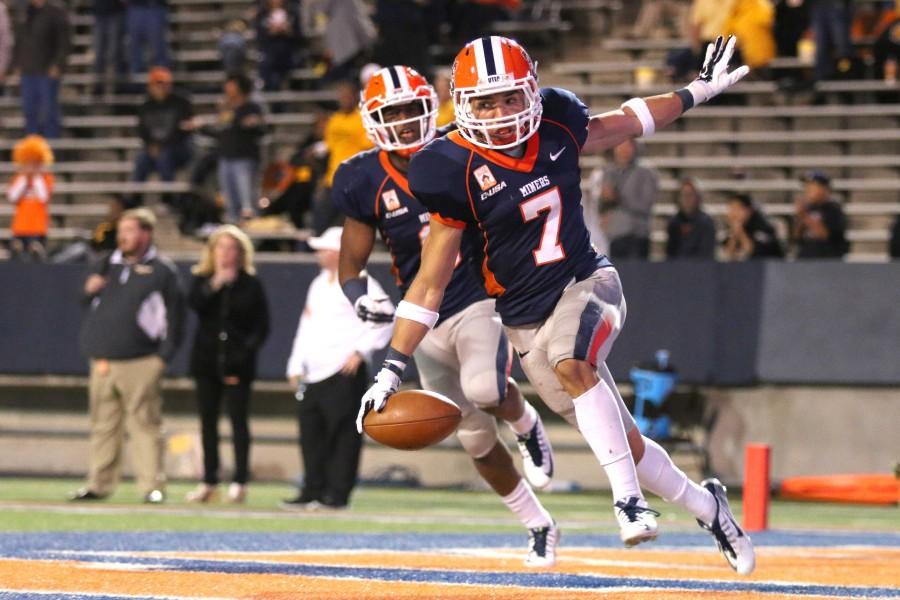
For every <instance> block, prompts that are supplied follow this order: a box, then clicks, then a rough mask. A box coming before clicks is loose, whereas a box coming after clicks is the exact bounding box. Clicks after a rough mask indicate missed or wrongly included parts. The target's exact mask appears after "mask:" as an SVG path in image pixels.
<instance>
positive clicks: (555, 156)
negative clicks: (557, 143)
mask: <svg viewBox="0 0 900 600" xmlns="http://www.w3.org/2000/svg"><path fill="white" fill-rule="evenodd" d="M565 151H566V147H565V146H563V147H562V149H560V151H559V152H557V153H556V154H554V153H552V152H551V153H550V160H551V161H553V162H556V159H557V158H559V155H560V154H562V153H563V152H565Z"/></svg>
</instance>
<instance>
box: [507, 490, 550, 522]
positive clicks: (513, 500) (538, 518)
mask: <svg viewBox="0 0 900 600" xmlns="http://www.w3.org/2000/svg"><path fill="white" fill-rule="evenodd" d="M503 504H505V505H506V506H508V507H509V510H511V511H512V512H513V514H514V515H516V516H517V517H519V520H520V521H521V522H522V524H523V525H525V527H527V528H528V529H534V528H536V527H547V526H549V525H551V524H552V523H553V517H551V516H550V513H548V512H547V509H546V508H544V507H543V505H541V501H540V500H538V498H537V496H535V494H534V490H532V489H531V486H530V485H528V484H527V483H526V482H525V480H524V479H520V480H519V484H518V485H517V486H516V487H515V489H514V490H513V491H512V492H510V493H509V494H508V495H506V496H503Z"/></svg>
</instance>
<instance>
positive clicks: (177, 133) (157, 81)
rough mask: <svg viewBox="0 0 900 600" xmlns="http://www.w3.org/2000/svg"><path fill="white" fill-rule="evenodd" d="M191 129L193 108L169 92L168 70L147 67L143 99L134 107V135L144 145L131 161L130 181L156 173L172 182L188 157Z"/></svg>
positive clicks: (170, 84)
mask: <svg viewBox="0 0 900 600" xmlns="http://www.w3.org/2000/svg"><path fill="white" fill-rule="evenodd" d="M194 129H196V124H195V123H194V108H193V106H192V105H191V103H190V101H189V100H188V99H187V98H185V97H184V96H182V95H180V94H178V93H176V92H174V91H172V73H171V71H169V69H167V68H166V67H153V68H152V69H150V73H149V76H148V78H147V99H146V100H145V101H144V103H143V104H142V105H141V106H140V108H138V135H139V136H140V137H141V141H142V142H143V143H144V148H143V150H141V151H140V152H139V153H138V155H137V158H136V159H135V161H134V172H133V173H132V176H131V178H132V180H134V181H146V180H147V177H149V176H150V174H151V173H153V172H157V173H159V178H160V179H161V180H162V181H175V174H176V172H177V171H178V170H179V169H181V168H183V167H185V166H186V165H187V164H188V162H190V160H191V155H192V151H191V132H192V131H193V130H194ZM164 197H165V198H168V197H167V196H164Z"/></svg>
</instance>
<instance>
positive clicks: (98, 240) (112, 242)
mask: <svg viewBox="0 0 900 600" xmlns="http://www.w3.org/2000/svg"><path fill="white" fill-rule="evenodd" d="M125 205H126V202H125V198H123V197H122V196H113V198H112V199H110V201H109V212H107V213H106V219H104V220H103V221H101V222H100V223H98V224H97V226H96V227H94V233H93V234H92V235H91V249H92V250H93V251H94V252H112V251H113V250H115V249H116V232H117V231H118V229H119V219H120V218H121V217H122V213H123V212H124V211H125Z"/></svg>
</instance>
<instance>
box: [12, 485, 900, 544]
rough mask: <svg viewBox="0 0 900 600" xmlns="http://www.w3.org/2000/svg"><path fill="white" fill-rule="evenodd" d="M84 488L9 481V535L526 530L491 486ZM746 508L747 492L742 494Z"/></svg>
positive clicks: (604, 510) (849, 511)
mask: <svg viewBox="0 0 900 600" xmlns="http://www.w3.org/2000/svg"><path fill="white" fill-rule="evenodd" d="M80 484H81V482H80V481H78V480H64V479H0V531H135V530H154V531H256V532H278V531H285V532H288V531H297V532H303V531H315V532H329V531H333V532H392V531H404V532H412V531H418V532H430V533H449V532H452V533H475V532H478V533H491V532H496V533H501V532H512V531H520V530H521V526H520V525H519V524H518V523H517V522H516V521H515V520H514V519H513V518H512V516H511V515H510V514H509V513H508V512H507V510H506V508H505V507H504V506H503V505H502V503H501V502H500V501H499V499H498V498H497V497H496V496H494V495H493V494H490V493H488V492H472V491H455V490H452V491H448V490H420V489H387V488H371V487H360V488H358V489H357V491H356V492H355V495H354V497H353V503H352V507H351V508H350V509H349V510H344V511H317V512H314V513H308V512H291V511H285V510H282V509H280V508H279V507H278V503H279V501H280V500H282V499H283V498H287V497H289V496H291V495H293V493H294V490H293V489H292V488H291V487H290V486H289V485H287V484H256V485H252V486H251V487H250V495H249V498H248V502H247V504H245V505H243V506H232V505H228V504H210V505H205V506H198V505H192V504H187V503H186V502H184V501H183V500H182V499H183V498H184V494H185V493H186V492H187V491H188V490H189V489H191V487H192V486H193V484H188V483H180V482H175V483H172V484H170V486H169V489H168V491H169V501H168V502H167V503H166V504H165V505H163V506H145V505H143V504H141V503H140V501H139V499H138V498H139V495H138V493H137V491H136V490H135V488H134V486H133V485H132V484H131V483H124V484H123V485H121V486H120V488H119V490H118V491H117V492H116V494H115V495H114V496H112V497H111V498H109V499H108V500H105V501H100V502H90V503H70V502H66V501H65V497H66V494H67V493H68V492H70V491H72V490H74V489H75V488H77V487H78V486H79V485H80ZM541 499H542V501H543V502H544V504H545V505H546V507H547V508H548V510H550V512H551V513H553V515H554V517H555V518H556V519H557V521H559V522H560V523H565V527H566V529H567V530H568V531H583V532H585V533H588V532H593V533H612V532H614V531H616V527H615V524H614V522H613V517H612V510H611V507H610V505H611V502H612V501H611V499H610V497H609V496H608V495H604V494H598V493H582V492H579V493H549V494H542V495H541ZM731 502H732V506H733V507H734V509H735V512H736V513H737V514H738V515H739V514H740V510H741V509H740V504H741V503H740V498H739V497H738V495H737V494H733V495H732V499H731ZM653 506H654V507H655V508H657V509H659V510H660V511H661V512H662V517H661V519H660V525H662V526H663V527H665V528H669V529H671V530H693V529H694V528H695V527H696V525H695V524H694V522H693V520H692V519H691V518H689V517H688V516H687V514H686V513H684V512H683V511H681V510H680V509H675V508H673V507H670V506H668V505H666V504H664V503H663V502H662V501H660V500H655V501H654V502H653ZM770 526H771V527H772V528H773V529H846V530H868V531H882V532H900V509H898V508H897V507H871V506H850V505H838V504H822V503H797V502H779V501H773V502H772V506H771V512H770Z"/></svg>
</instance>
